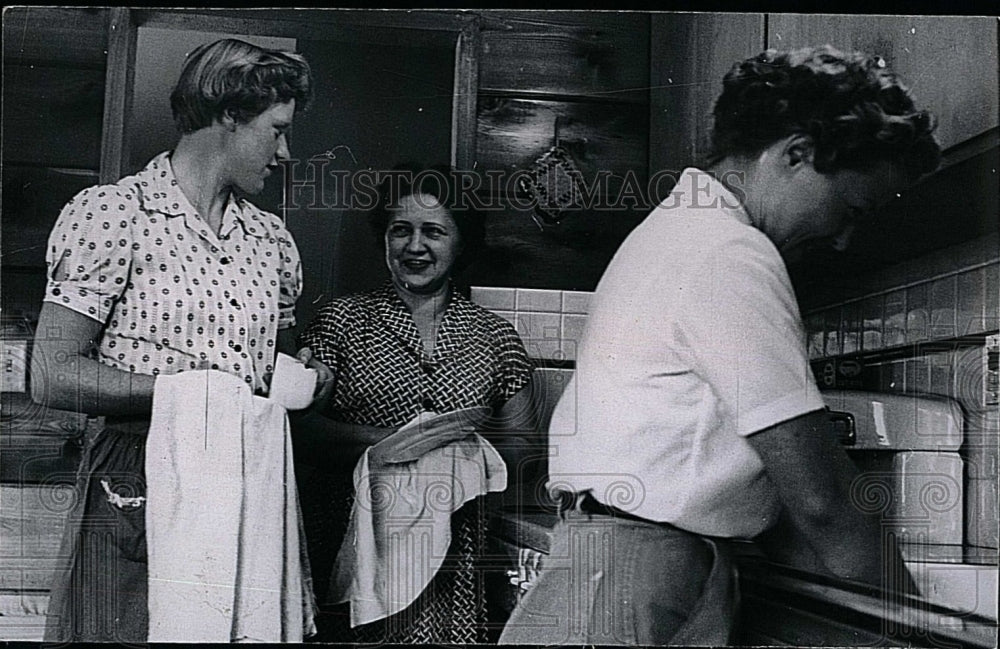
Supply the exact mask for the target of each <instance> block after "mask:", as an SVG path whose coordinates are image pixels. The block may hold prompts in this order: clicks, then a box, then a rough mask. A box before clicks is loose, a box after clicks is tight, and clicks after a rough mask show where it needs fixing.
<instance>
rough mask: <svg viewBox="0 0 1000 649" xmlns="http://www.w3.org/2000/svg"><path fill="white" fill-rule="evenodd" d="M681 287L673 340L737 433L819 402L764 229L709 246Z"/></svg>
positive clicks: (791, 301) (794, 309)
mask: <svg viewBox="0 0 1000 649" xmlns="http://www.w3.org/2000/svg"><path fill="white" fill-rule="evenodd" d="M683 293H684V295H683V296H682V297H681V298H680V301H681V304H682V305H683V307H682V308H681V309H679V316H678V318H677V319H676V320H675V322H676V323H677V324H676V326H677V327H678V330H677V339H678V340H679V341H680V342H681V343H682V346H683V348H684V349H685V351H686V352H687V354H688V356H689V358H691V359H692V360H693V367H694V371H695V372H696V373H698V374H700V375H701V376H702V378H703V379H704V380H705V381H706V382H707V383H708V384H709V385H710V386H711V388H712V390H713V391H714V392H715V393H716V396H717V397H718V398H719V399H720V400H721V401H722V402H723V403H724V404H725V405H726V407H727V408H728V410H729V414H730V415H731V416H735V418H736V432H737V433H738V434H739V435H742V436H748V435H751V434H753V433H755V432H759V431H761V430H764V429H766V428H769V427H771V426H773V425H776V424H778V423H781V422H782V421H787V420H789V419H793V418H795V417H798V416H800V415H804V414H806V413H808V412H812V411H814V410H818V409H821V408H823V406H824V404H823V399H822V398H821V396H820V394H819V390H818V389H817V388H816V382H815V380H814V378H813V376H812V372H811V370H810V368H809V361H808V357H807V355H806V344H805V332H804V330H803V327H802V322H801V318H800V316H799V310H798V305H797V303H796V301H795V294H794V292H793V290H792V286H791V282H790V281H789V279H788V274H787V272H786V271H785V266H784V263H783V262H782V260H781V258H780V256H779V255H778V252H777V250H776V249H775V248H774V246H773V245H772V244H771V243H770V241H767V240H766V239H765V238H764V235H762V234H759V233H756V234H755V236H753V237H743V238H739V239H737V240H735V241H733V242H729V243H727V244H726V245H723V246H720V247H719V248H718V249H716V251H715V252H713V253H710V254H709V255H708V256H707V258H706V260H705V262H704V263H703V264H702V265H701V266H700V268H699V269H698V271H697V272H695V273H693V274H692V276H691V278H690V280H689V281H688V282H686V283H685V290H684V291H683Z"/></svg>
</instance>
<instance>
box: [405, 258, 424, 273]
mask: <svg viewBox="0 0 1000 649" xmlns="http://www.w3.org/2000/svg"><path fill="white" fill-rule="evenodd" d="M400 265H401V266H402V267H403V268H405V269H407V270H409V271H412V272H420V271H423V270H426V269H427V268H429V267H430V265H431V262H430V261H427V260H425V259H409V260H407V261H403V262H401V263H400Z"/></svg>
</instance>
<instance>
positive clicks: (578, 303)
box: [472, 287, 590, 361]
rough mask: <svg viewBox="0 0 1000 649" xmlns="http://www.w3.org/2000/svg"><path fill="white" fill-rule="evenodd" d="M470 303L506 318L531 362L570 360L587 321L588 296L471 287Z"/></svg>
mask: <svg viewBox="0 0 1000 649" xmlns="http://www.w3.org/2000/svg"><path fill="white" fill-rule="evenodd" d="M472 301H473V302H475V303H477V304H479V305H481V306H483V307H485V308H487V309H489V310H490V311H493V312H494V313H496V314H498V315H500V316H502V317H504V318H506V319H507V320H508V321H510V323H511V324H513V325H514V327H515V328H516V329H517V333H518V334H520V335H521V338H522V340H524V344H525V347H527V349H528V354H529V355H530V356H531V357H532V358H535V359H542V360H549V361H552V360H555V361H572V360H575V359H576V346H577V342H578V341H579V339H580V335H581V334H582V333H583V326H584V324H585V323H586V321H587V307H588V306H589V304H590V293H586V292H583V291H556V290H547V289H527V288H495V287H473V289H472Z"/></svg>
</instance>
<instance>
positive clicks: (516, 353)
mask: <svg viewBox="0 0 1000 649" xmlns="http://www.w3.org/2000/svg"><path fill="white" fill-rule="evenodd" d="M497 336H498V337H499V345H498V350H499V356H500V376H499V383H500V390H499V397H500V402H501V403H504V402H506V401H508V400H509V399H510V398H511V397H513V396H514V395H515V394H517V393H518V392H520V391H521V388H523V387H524V386H525V385H527V384H528V381H529V380H530V379H531V370H532V365H531V361H530V360H528V353H527V351H525V349H524V343H522V342H521V337H520V336H518V335H517V331H516V330H515V329H514V327H513V326H512V325H511V324H510V323H509V322H507V321H506V320H502V321H501V324H500V327H499V329H498V331H497Z"/></svg>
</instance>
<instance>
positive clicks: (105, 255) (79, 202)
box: [44, 185, 136, 323]
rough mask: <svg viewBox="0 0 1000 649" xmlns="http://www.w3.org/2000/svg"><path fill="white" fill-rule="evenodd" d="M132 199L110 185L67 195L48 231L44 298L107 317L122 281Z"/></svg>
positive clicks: (124, 282)
mask: <svg viewBox="0 0 1000 649" xmlns="http://www.w3.org/2000/svg"><path fill="white" fill-rule="evenodd" d="M135 210H136V199H135V197H134V195H132V194H129V193H127V192H125V191H123V190H122V189H120V188H119V187H116V186H114V185H105V186H97V187H91V188H88V189H85V190H83V191H82V192H80V193H79V194H77V195H76V196H74V197H73V199H71V200H70V201H69V202H68V203H67V204H66V206H65V207H63V209H62V212H61V213H60V214H59V218H58V219H57V220H56V223H55V225H54V226H53V228H52V232H51V233H50V234H49V240H48V249H47V251H46V259H45V261H46V267H47V274H48V277H47V282H46V287H45V298H44V301H45V302H52V303H54V304H61V305H62V306H64V307H67V308H69V309H72V310H73V311H76V312H77V313H80V314H82V315H85V316H87V317H88V318H92V319H94V320H97V321H99V322H102V323H104V322H107V320H108V317H109V316H110V314H111V311H112V310H113V309H114V307H115V304H117V302H118V300H119V299H120V298H121V295H122V293H123V292H124V290H125V288H126V285H127V284H128V277H129V272H130V270H131V264H132V250H133V245H134V237H133V228H132V220H133V216H134V214H135Z"/></svg>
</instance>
